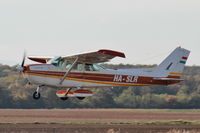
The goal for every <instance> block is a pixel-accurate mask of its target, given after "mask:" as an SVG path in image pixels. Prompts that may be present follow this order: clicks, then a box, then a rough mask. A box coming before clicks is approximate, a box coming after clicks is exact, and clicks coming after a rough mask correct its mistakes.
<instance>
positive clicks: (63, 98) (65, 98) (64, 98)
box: [60, 97, 68, 101]
mask: <svg viewBox="0 0 200 133" xmlns="http://www.w3.org/2000/svg"><path fill="white" fill-rule="evenodd" d="M60 99H61V100H63V101H66V100H67V99H68V97H61V98H60Z"/></svg>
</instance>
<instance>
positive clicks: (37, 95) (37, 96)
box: [33, 92, 40, 100]
mask: <svg viewBox="0 0 200 133" xmlns="http://www.w3.org/2000/svg"><path fill="white" fill-rule="evenodd" d="M33 99H35V100H38V99H40V93H39V92H34V93H33Z"/></svg>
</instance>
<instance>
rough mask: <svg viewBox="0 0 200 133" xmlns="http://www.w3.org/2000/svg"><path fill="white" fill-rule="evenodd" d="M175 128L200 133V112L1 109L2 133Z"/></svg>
mask: <svg viewBox="0 0 200 133" xmlns="http://www.w3.org/2000/svg"><path fill="white" fill-rule="evenodd" d="M173 129H175V130H186V131H193V132H200V110H137V109H136V110H134V109H64V110H62V109H52V110H43V109H42V110H20V109H19V110H10V109H6V110H0V132H18V133H21V132H23V133H26V132H34V133H35V132H42V133H47V132H48V133H49V132H52V133H68V132H70V133H83V132H85V133H102V132H106V133H129V132H131V133H132V132H134V133H157V132H159V133H166V132H169V131H172V130H173ZM179 133H180V132H179ZM188 133H189V132H188Z"/></svg>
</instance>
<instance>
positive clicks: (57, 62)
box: [49, 57, 105, 71]
mask: <svg viewBox="0 0 200 133" xmlns="http://www.w3.org/2000/svg"><path fill="white" fill-rule="evenodd" d="M49 62H50V63H51V64H53V65H54V66H56V67H62V68H66V69H67V70H68V69H70V68H71V66H72V63H71V62H68V61H66V60H63V59H62V58H61V57H55V58H54V59H52V60H50V61H49ZM104 69H105V68H104V67H102V66H99V65H97V64H88V63H86V64H84V63H77V64H76V65H75V66H74V67H73V68H72V70H76V71H101V70H104Z"/></svg>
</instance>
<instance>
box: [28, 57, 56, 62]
mask: <svg viewBox="0 0 200 133" xmlns="http://www.w3.org/2000/svg"><path fill="white" fill-rule="evenodd" d="M53 58H54V57H47V56H28V59H30V60H32V61H36V62H39V63H47V62H48V61H49V60H51V59H53Z"/></svg>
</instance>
